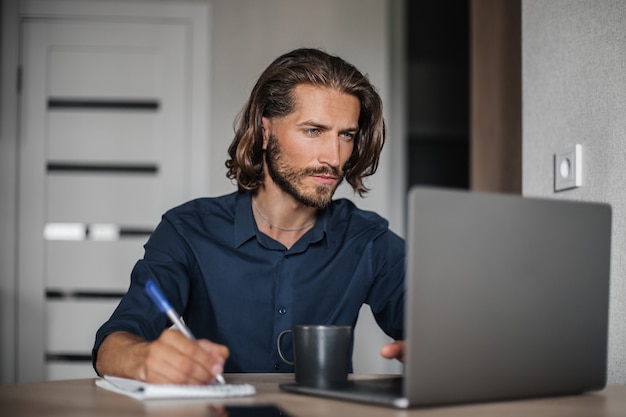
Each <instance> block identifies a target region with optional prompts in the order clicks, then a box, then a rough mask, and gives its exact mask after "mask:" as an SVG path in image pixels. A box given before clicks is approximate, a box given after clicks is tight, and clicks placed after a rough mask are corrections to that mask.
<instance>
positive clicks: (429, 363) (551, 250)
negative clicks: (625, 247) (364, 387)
mask: <svg viewBox="0 0 626 417" xmlns="http://www.w3.org/2000/svg"><path fill="white" fill-rule="evenodd" d="M408 224H409V226H408V240H407V247H408V254H407V255H408V271H407V300H408V301H409V302H408V304H407V332H408V333H407V340H409V345H408V348H409V351H408V355H407V362H406V369H405V375H406V377H405V379H406V380H405V394H406V396H407V398H408V399H409V402H410V403H411V404H441V403H458V402H472V401H483V400H500V399H510V398H524V397H538V396H549V395H562V394H572V393H580V392H584V391H588V390H595V389H601V388H603V387H604V385H605V380H606V359H607V331H608V304H609V279H610V274H609V268H610V241H611V209H610V207H609V206H608V205H606V204H598V203H585V202H571V201H563V200H555V199H534V198H522V197H520V196H513V195H502V194H486V193H469V192H463V191H446V190H435V189H420V188H416V189H413V190H411V192H410V194H409V213H408Z"/></svg>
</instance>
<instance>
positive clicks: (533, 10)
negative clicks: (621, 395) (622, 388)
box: [522, 0, 626, 384]
mask: <svg viewBox="0 0 626 417" xmlns="http://www.w3.org/2000/svg"><path fill="white" fill-rule="evenodd" d="M624 45H626V3H625V2H624V1H622V0H523V3H522V86H523V87H522V88H523V94H522V102H523V106H522V107H523V123H522V132H523V151H522V155H523V178H522V183H523V186H522V189H523V194H525V195H532V196H548V197H554V198H565V199H574V200H588V201H603V202H608V203H610V204H611V205H612V206H613V240H612V264H611V268H612V272H611V305H610V327H609V382H612V383H621V384H626V170H625V169H624V155H625V154H626V140H625V139H626V117H625V115H626V48H625V47H624ZM577 143H579V144H582V147H583V185H582V187H580V188H577V189H573V190H568V191H563V192H559V193H555V192H554V191H553V189H554V187H553V183H554V174H553V155H554V153H555V152H557V151H559V150H560V149H561V148H562V147H567V146H570V145H573V144H577Z"/></svg>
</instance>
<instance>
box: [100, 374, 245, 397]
mask: <svg viewBox="0 0 626 417" xmlns="http://www.w3.org/2000/svg"><path fill="white" fill-rule="evenodd" d="M96 385H97V386H99V387H100V388H104V389H106V390H109V391H113V392H117V393H118V394H124V395H128V396H129V397H133V398H136V399H139V400H149V399H158V398H162V399H166V398H167V399H172V398H226V397H244V396H249V395H254V394H256V389H255V388H254V386H253V385H250V384H212V385H164V384H149V383H147V382H143V381H137V380H134V379H127V378H119V377H114V376H109V375H105V376H104V377H103V378H99V379H96Z"/></svg>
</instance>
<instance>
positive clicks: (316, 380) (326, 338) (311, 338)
mask: <svg viewBox="0 0 626 417" xmlns="http://www.w3.org/2000/svg"><path fill="white" fill-rule="evenodd" d="M288 333H291V334H292V344H293V361H291V360H289V359H287V358H286V357H285V355H284V353H283V350H282V348H281V344H282V341H283V337H284V336H285V335H287V334H288ZM276 343H277V346H278V354H279V355H280V357H281V359H282V360H283V361H285V362H286V363H288V364H289V365H294V369H295V377H296V383H298V384H302V385H306V386H311V387H323V388H327V387H333V386H338V385H342V384H345V383H346V381H347V380H348V372H349V370H350V359H351V351H352V326H340V325H326V324H323V325H322V324H316V325H307V324H299V325H296V326H294V327H293V328H292V329H288V330H284V331H282V332H281V333H280V334H279V335H278V340H277V341H276Z"/></svg>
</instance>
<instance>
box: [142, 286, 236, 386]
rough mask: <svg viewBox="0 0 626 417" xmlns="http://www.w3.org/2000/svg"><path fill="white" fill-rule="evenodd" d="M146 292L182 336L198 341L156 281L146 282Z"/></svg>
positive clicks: (218, 379) (221, 379)
mask: <svg viewBox="0 0 626 417" xmlns="http://www.w3.org/2000/svg"><path fill="white" fill-rule="evenodd" d="M146 292H147V293H148V296H150V298H151V299H152V301H154V304H156V306H157V307H158V308H159V310H161V311H162V312H163V313H165V314H167V317H169V318H170V320H172V323H174V325H175V326H176V327H177V328H178V330H180V331H181V333H182V334H184V335H185V336H187V337H188V338H190V339H191V340H196V338H195V337H194V336H193V334H192V333H191V330H189V327H187V326H186V325H185V323H184V322H183V321H182V320H181V319H180V316H179V315H178V313H176V311H175V310H174V308H173V307H172V305H171V304H170V302H169V301H167V298H165V296H164V295H163V293H162V292H161V290H160V289H159V286H158V285H157V283H156V282H154V280H152V279H149V280H148V282H146ZM215 379H216V380H217V382H219V383H220V384H225V383H226V381H225V380H224V377H223V376H222V375H219V374H218V375H216V377H215Z"/></svg>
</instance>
